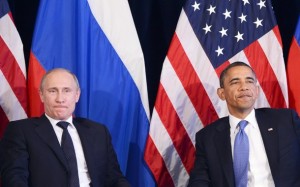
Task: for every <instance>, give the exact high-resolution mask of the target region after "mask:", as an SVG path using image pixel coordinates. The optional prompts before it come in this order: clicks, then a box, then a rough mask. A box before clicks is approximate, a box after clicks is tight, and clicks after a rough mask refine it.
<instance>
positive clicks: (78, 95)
mask: <svg viewBox="0 0 300 187" xmlns="http://www.w3.org/2000/svg"><path fill="white" fill-rule="evenodd" d="M80 93H81V91H80V89H78V90H77V91H76V103H77V102H78V101H79V98H80Z"/></svg>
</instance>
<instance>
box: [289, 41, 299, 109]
mask: <svg viewBox="0 0 300 187" xmlns="http://www.w3.org/2000/svg"><path fill="white" fill-rule="evenodd" d="M299 70H300V46H299V44H298V42H297V40H296V38H295V37H293V40H292V44H291V47H290V51H289V57H288V64H287V78H288V85H289V104H290V108H293V109H295V110H296V111H297V112H298V114H300V98H299V97H300V83H299V80H300V73H299Z"/></svg>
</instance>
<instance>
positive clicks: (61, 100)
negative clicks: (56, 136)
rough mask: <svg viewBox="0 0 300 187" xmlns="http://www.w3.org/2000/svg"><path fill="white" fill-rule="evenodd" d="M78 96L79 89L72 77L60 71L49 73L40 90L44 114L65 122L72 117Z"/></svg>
mask: <svg viewBox="0 0 300 187" xmlns="http://www.w3.org/2000/svg"><path fill="white" fill-rule="evenodd" d="M79 96H80V89H79V88H78V87H77V85H76V82H75V80H74V78H73V76H72V75H71V74H69V73H68V72H66V71H62V70H58V71H54V72H52V73H50V74H49V75H48V76H47V77H46V79H45V82H44V85H43V88H42V90H40V98H41V101H42V102H43V103H44V109H45V113H46V114H47V115H48V116H50V117H51V118H53V119H56V120H66V119H68V118H69V117H70V116H72V114H73V112H74V110H75V105H76V103H77V102H78V100H79Z"/></svg>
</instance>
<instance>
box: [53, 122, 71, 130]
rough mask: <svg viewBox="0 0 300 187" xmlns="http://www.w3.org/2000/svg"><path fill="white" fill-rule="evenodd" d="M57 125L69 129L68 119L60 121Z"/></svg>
mask: <svg viewBox="0 0 300 187" xmlns="http://www.w3.org/2000/svg"><path fill="white" fill-rule="evenodd" d="M56 125H57V126H59V127H60V128H62V129H67V128H68V125H69V123H68V122H66V121H60V122H58V123H57V124H56Z"/></svg>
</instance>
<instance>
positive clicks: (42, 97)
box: [39, 89, 44, 103]
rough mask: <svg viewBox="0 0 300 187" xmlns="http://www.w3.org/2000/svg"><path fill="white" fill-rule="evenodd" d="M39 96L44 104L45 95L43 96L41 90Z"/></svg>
mask: <svg viewBox="0 0 300 187" xmlns="http://www.w3.org/2000/svg"><path fill="white" fill-rule="evenodd" d="M39 95H40V99H41V101H42V103H44V95H43V92H42V90H40V89H39Z"/></svg>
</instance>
